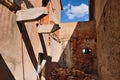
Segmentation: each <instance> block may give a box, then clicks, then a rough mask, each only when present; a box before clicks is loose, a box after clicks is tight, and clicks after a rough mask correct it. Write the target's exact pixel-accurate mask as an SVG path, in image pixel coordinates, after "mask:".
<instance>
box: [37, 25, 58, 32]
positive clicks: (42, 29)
mask: <svg viewBox="0 0 120 80" xmlns="http://www.w3.org/2000/svg"><path fill="white" fill-rule="evenodd" d="M58 29H60V27H59V25H58V24H49V25H38V33H53V32H55V31H56V30H58Z"/></svg>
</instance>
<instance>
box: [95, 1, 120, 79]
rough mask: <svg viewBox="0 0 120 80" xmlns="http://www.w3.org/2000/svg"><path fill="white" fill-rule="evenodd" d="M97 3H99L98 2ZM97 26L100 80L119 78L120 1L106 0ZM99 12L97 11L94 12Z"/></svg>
mask: <svg viewBox="0 0 120 80" xmlns="http://www.w3.org/2000/svg"><path fill="white" fill-rule="evenodd" d="M98 4H99V3H98ZM103 7H104V9H103V13H102V16H101V17H100V22H98V24H99V25H98V26H96V27H97V54H98V72H99V76H100V80H119V79H120V68H119V67H120V64H119V63H120V17H119V15H120V1H118V0H107V3H106V5H105V6H103ZM96 13H97V14H99V13H98V12H96Z"/></svg>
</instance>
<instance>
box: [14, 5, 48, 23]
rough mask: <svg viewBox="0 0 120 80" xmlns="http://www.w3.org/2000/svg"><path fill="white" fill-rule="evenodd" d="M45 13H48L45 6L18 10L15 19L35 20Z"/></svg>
mask: <svg viewBox="0 0 120 80" xmlns="http://www.w3.org/2000/svg"><path fill="white" fill-rule="evenodd" d="M46 14H48V12H47V9H46V8H45V7H40V8H30V9H26V10H19V11H17V13H16V15H17V21H32V20H36V19H38V18H40V17H41V16H43V15H46Z"/></svg>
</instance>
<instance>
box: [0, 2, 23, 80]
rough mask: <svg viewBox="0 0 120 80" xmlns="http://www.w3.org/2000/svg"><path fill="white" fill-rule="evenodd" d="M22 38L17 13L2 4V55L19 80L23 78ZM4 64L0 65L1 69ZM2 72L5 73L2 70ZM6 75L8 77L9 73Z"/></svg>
mask: <svg viewBox="0 0 120 80" xmlns="http://www.w3.org/2000/svg"><path fill="white" fill-rule="evenodd" d="M21 40H22V39H21V34H20V31H19V29H18V27H17V24H16V15H15V14H14V13H12V12H10V11H9V10H8V9H7V8H6V7H4V6H2V5H1V4H0V55H1V56H2V57H3V59H4V61H5V62H6V64H7V66H8V69H9V70H10V71H11V73H12V75H13V76H14V79H17V80H23V64H22V62H23V61H22V41H21ZM4 65H5V64H2V65H0V67H1V69H2V66H4ZM6 72H7V70H6ZM0 74H4V73H1V72H0ZM8 75H9V74H8ZM4 76H6V77H7V74H5V75H4ZM2 77H3V76H0V79H1V80H3V79H2ZM9 77H10V76H9ZM9 79H10V78H9Z"/></svg>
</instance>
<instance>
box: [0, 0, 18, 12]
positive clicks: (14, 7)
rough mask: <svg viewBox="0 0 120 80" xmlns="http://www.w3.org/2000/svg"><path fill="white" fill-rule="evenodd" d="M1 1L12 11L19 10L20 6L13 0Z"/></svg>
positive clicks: (0, 1) (0, 0)
mask: <svg viewBox="0 0 120 80" xmlns="http://www.w3.org/2000/svg"><path fill="white" fill-rule="evenodd" d="M0 3H1V4H2V5H4V6H5V7H7V8H8V9H9V10H10V11H15V12H16V11H17V10H19V9H20V6H19V5H17V4H16V3H15V2H14V1H13V0H0Z"/></svg>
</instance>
